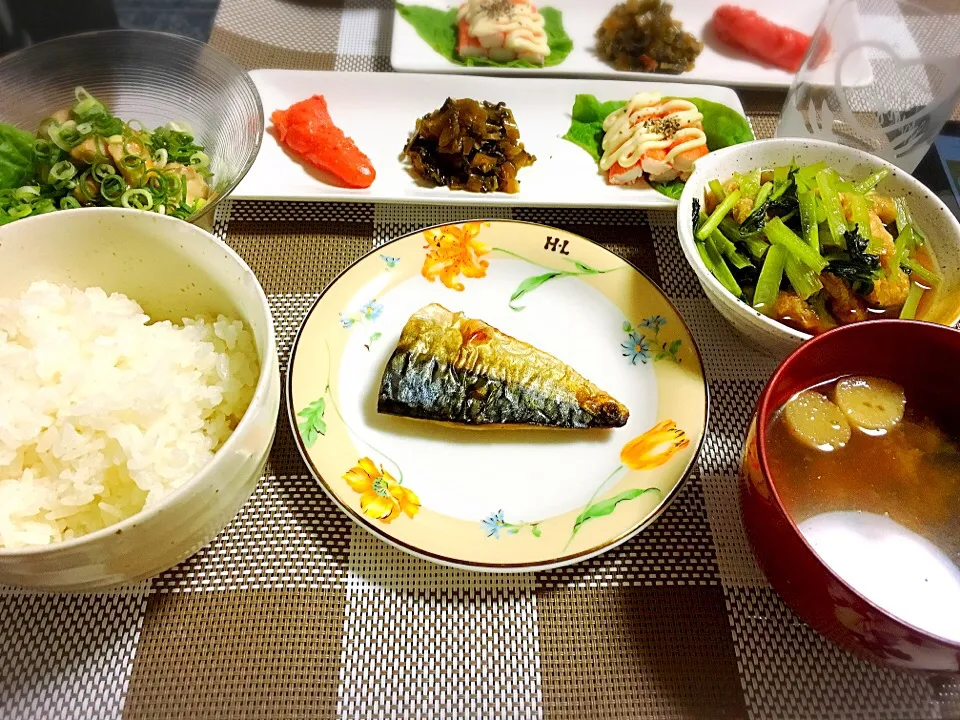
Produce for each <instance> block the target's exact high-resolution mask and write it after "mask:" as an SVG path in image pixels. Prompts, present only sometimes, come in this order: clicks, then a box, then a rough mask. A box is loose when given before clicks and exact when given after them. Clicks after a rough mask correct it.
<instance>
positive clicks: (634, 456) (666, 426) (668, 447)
mask: <svg viewBox="0 0 960 720" xmlns="http://www.w3.org/2000/svg"><path fill="white" fill-rule="evenodd" d="M689 444H690V440H689V439H688V438H687V435H686V433H684V432H683V430H681V429H680V428H678V427H677V424H676V423H675V422H674V421H673V420H664V421H663V422H660V423H657V424H656V425H654V426H653V427H652V428H650V429H649V430H647V431H646V432H645V433H643V435H639V436H638V437H635V438H634V439H633V440H631V441H630V442H628V443H627V444H626V445H624V446H623V449H622V450H621V451H620V462H622V463H623V464H624V465H626V466H627V467H628V468H630V469H631V470H650V469H651V468H655V467H659V466H660V465H663V464H664V463H666V462H667V460H669V459H670V458H672V457H673V456H674V455H676V454H677V453H678V452H680V451H681V450H683V449H684V448H685V447H687V446H688V445H689Z"/></svg>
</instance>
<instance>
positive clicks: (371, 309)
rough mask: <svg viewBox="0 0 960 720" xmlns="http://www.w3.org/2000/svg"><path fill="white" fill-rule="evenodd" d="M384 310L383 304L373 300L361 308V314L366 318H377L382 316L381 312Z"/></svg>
mask: <svg viewBox="0 0 960 720" xmlns="http://www.w3.org/2000/svg"><path fill="white" fill-rule="evenodd" d="M382 312H383V305H381V304H380V303H378V302H377V301H376V300H371V301H370V302H368V303H367V304H366V305H364V306H363V307H362V308H360V314H361V315H363V317H364V319H365V320H376V319H377V318H378V317H380V314H381V313H382Z"/></svg>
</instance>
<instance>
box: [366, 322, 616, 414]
mask: <svg viewBox="0 0 960 720" xmlns="http://www.w3.org/2000/svg"><path fill="white" fill-rule="evenodd" d="M377 410H378V411H379V412H381V413H386V414H388V415H402V416H404V417H411V418H420V419H423V420H434V421H438V422H445V423H457V424H463V425H478V426H489V425H539V426H545V427H557V428H611V427H622V426H623V425H624V424H626V422H627V418H628V417H629V416H630V411H629V410H627V408H626V407H625V406H624V405H623V404H622V403H620V402H618V401H617V400H615V399H614V398H613V397H611V396H610V395H608V394H607V393H605V392H604V391H603V390H601V389H600V388H598V387H597V386H596V385H594V384H593V383H592V382H590V381H589V380H587V379H586V378H584V377H583V376H582V375H580V374H579V373H577V372H576V371H575V370H574V369H573V368H571V367H569V366H568V365H565V364H564V363H562V362H560V361H559V360H557V359H556V358H555V357H553V356H552V355H549V354H547V353H545V352H543V351H542V350H538V349H537V348H535V347H533V346H531V345H528V344H527V343H525V342H521V341H520V340H517V339H515V338H512V337H510V336H509V335H505V334H504V333H502V332H500V331H499V330H497V329H496V328H495V327H493V326H492V325H488V324H487V323H485V322H483V321H482V320H473V319H470V318H467V317H464V316H463V313H459V312H457V313H453V312H450V311H449V310H447V309H446V308H445V307H443V306H442V305H437V304H432V305H427V306H426V307H424V308H421V309H420V310H418V311H417V312H415V313H414V314H413V315H412V316H411V317H410V319H409V320H408V321H407V324H406V325H405V326H404V328H403V332H402V333H401V334H400V342H399V343H398V344H397V349H396V350H394V351H393V355H392V356H391V357H390V361H389V362H388V363H387V367H386V369H385V370H384V373H383V379H382V380H381V382H380V395H379V398H378V401H377Z"/></svg>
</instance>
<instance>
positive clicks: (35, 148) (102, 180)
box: [0, 87, 213, 225]
mask: <svg viewBox="0 0 960 720" xmlns="http://www.w3.org/2000/svg"><path fill="white" fill-rule="evenodd" d="M0 150H2V152H0V225H3V224H5V223H8V222H12V221H14V220H18V219H20V218H23V217H28V216H30V215H39V214H42V213H46V212H51V211H54V210H69V209H72V208H79V207H84V206H94V205H95V206H113V207H125V208H131V209H137V210H148V211H152V212H157V213H161V214H165V215H173V216H174V217H178V218H182V219H188V218H190V217H192V216H194V215H196V213H197V212H199V211H200V209H201V208H203V206H204V205H205V204H206V203H208V202H209V201H210V200H211V197H212V195H213V189H212V181H213V173H212V172H211V170H210V157H209V156H208V155H207V154H206V153H205V152H204V148H203V147H202V146H201V145H198V144H197V143H196V141H195V139H194V137H193V135H192V133H191V131H190V129H189V128H188V127H186V126H185V125H183V124H177V123H173V122H171V123H168V124H167V125H165V126H163V127H159V128H156V129H155V130H152V131H151V130H148V129H147V128H145V127H144V126H143V125H142V123H140V122H138V121H136V120H129V121H123V120H121V119H120V118H118V117H116V116H115V115H113V114H111V112H110V111H109V110H108V109H107V107H106V105H104V104H103V103H102V102H100V101H99V100H98V99H97V98H95V97H93V96H92V95H90V93H88V92H87V91H86V90H84V89H83V88H82V87H78V88H77V89H76V91H75V102H74V104H73V106H71V107H70V108H67V109H62V110H57V111H55V112H53V113H52V114H51V115H50V116H49V117H48V118H46V119H44V120H43V122H42V123H40V126H39V128H38V129H37V133H36V135H31V134H30V133H27V132H24V131H23V130H19V129H17V128H15V127H13V126H11V125H6V124H4V123H0Z"/></svg>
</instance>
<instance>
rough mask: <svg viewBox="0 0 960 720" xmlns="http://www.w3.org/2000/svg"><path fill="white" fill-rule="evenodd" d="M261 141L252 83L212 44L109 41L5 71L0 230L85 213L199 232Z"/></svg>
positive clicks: (45, 50) (27, 57)
mask: <svg viewBox="0 0 960 720" xmlns="http://www.w3.org/2000/svg"><path fill="white" fill-rule="evenodd" d="M262 138H263V109H262V106H261V103H260V97H259V94H258V93H257V90H256V87H255V86H254V84H253V81H252V80H251V79H250V77H249V75H247V73H246V72H245V71H244V70H243V69H242V68H241V67H240V66H238V65H237V64H236V63H235V62H233V61H232V60H231V59H230V58H228V57H227V56H225V55H223V54H222V53H220V52H219V51H217V50H214V49H213V48H211V47H209V46H208V45H206V44H204V43H200V42H197V41H195V40H191V39H189V38H184V37H178V36H176V35H169V34H166V33H157V32H145V31H134V30H111V31H104V32H95V33H87V34H82V35H74V36H71V37H66V38H60V39H57V40H51V41H49V42H45V43H41V44H39V45H34V46H32V47H28V48H26V49H24V50H21V51H19V52H16V53H13V54H11V55H9V56H7V57H5V58H2V59H0V225H4V224H7V223H9V222H13V221H15V220H18V219H21V218H23V217H29V216H32V215H40V214H43V213H47V212H54V211H60V210H68V209H74V208H80V207H97V206H100V207H102V206H108V207H124V208H127V209H139V210H148V211H152V212H157V213H160V214H164V215H172V216H174V217H178V218H180V219H184V220H190V221H195V220H197V219H198V218H200V217H202V216H203V215H206V214H207V213H209V212H210V211H211V210H212V209H213V208H214V207H215V206H216V205H217V203H218V202H219V201H220V200H222V199H223V198H224V197H226V196H227V195H228V194H229V193H230V192H231V191H232V190H233V188H234V187H236V185H237V183H239V182H240V180H241V179H242V178H243V176H244V175H246V173H247V171H248V170H249V169H250V167H251V165H252V164H253V161H254V159H255V158H256V156H257V152H258V151H259V148H260V142H261V140H262Z"/></svg>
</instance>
